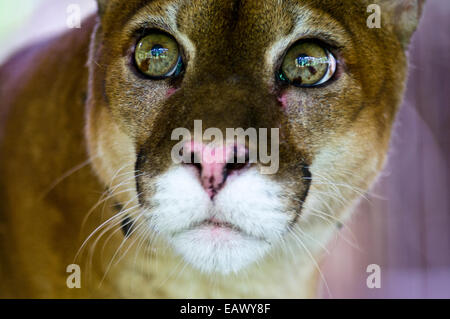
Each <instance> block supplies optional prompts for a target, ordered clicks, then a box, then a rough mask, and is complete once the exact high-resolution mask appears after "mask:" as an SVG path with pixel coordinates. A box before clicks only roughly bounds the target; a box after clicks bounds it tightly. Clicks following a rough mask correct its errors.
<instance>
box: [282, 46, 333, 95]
mask: <svg viewBox="0 0 450 319" xmlns="http://www.w3.org/2000/svg"><path fill="white" fill-rule="evenodd" d="M335 72H336V59H335V57H334V56H333V54H331V53H330V52H329V51H328V50H327V49H325V48H323V47H322V46H320V45H319V44H317V43H315V42H300V43H297V44H294V45H293V46H292V47H291V48H290V49H289V50H288V52H287V53H286V56H285V57H284V60H283V63H282V65H281V70H280V73H279V76H280V79H281V80H283V81H286V82H288V83H290V84H292V85H295V86H299V87H312V86H317V85H320V84H323V83H325V82H327V81H328V80H329V79H331V77H332V76H333V74H334V73H335Z"/></svg>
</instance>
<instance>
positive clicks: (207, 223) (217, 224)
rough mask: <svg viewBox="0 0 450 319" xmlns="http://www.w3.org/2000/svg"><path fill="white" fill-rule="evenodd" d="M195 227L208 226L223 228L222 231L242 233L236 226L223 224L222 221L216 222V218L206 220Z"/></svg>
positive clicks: (227, 223)
mask: <svg viewBox="0 0 450 319" xmlns="http://www.w3.org/2000/svg"><path fill="white" fill-rule="evenodd" d="M197 226H210V227H212V228H223V229H229V230H234V231H237V232H240V233H243V231H242V230H241V229H240V228H239V227H237V226H236V225H234V224H231V223H229V222H224V221H221V220H218V219H216V218H209V219H206V220H204V221H203V222H201V223H199V224H198V225H197Z"/></svg>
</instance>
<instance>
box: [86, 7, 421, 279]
mask: <svg viewBox="0 0 450 319" xmlns="http://www.w3.org/2000/svg"><path fill="white" fill-rule="evenodd" d="M378 2H379V3H380V5H381V6H382V9H383V10H386V11H385V12H387V13H386V15H385V18H386V19H385V20H383V26H382V27H381V28H379V29H371V28H368V26H367V17H368V13H367V6H368V5H369V1H363V0H354V1H331V0H329V1H319V0H305V1H295V0H290V1H289V0H279V1H271V0H258V1H245V0H243V1H226V0H223V1H210V0H191V1H187V0H186V1H183V0H173V1H161V0H154V1H138V0H128V1H120V0H112V1H100V19H99V23H98V25H97V28H96V31H95V33H94V35H93V40H92V44H91V49H90V50H91V51H90V56H91V57H90V62H89V68H90V82H89V99H88V106H87V107H88V113H87V114H88V115H87V123H88V124H87V126H86V135H87V140H88V143H89V151H90V154H91V156H92V159H93V163H94V168H95V171H96V173H97V174H98V176H99V178H100V179H101V180H102V181H103V182H104V184H105V185H107V186H109V188H110V191H111V192H112V193H113V194H114V196H115V200H116V201H117V203H118V204H120V206H121V207H122V212H121V213H122V214H123V217H124V218H125V217H126V218H129V220H131V221H132V227H131V229H134V230H135V231H136V232H143V233H144V234H145V236H147V237H148V240H150V239H151V238H153V237H157V238H159V239H161V241H160V243H159V244H158V245H162V246H164V247H166V248H167V247H168V248H169V249H171V250H173V251H174V252H175V253H176V254H178V255H180V256H181V257H182V258H183V259H184V260H185V261H187V262H188V263H190V264H191V265H192V266H194V267H195V268H197V269H199V270H201V271H204V272H218V273H222V274H228V273H233V272H239V271H241V270H242V269H244V268H246V267H247V266H250V265H251V264H254V263H263V262H264V260H265V259H267V258H271V257H270V256H273V255H274V254H275V253H278V252H280V251H285V250H286V249H290V250H291V252H292V251H294V252H295V253H294V254H298V255H299V256H301V257H299V258H304V259H308V258H309V257H308V255H309V254H310V251H312V252H316V251H318V249H319V248H320V246H322V244H323V243H325V242H326V239H327V238H328V237H329V234H331V233H332V231H333V230H334V229H335V226H336V225H338V224H340V223H341V222H343V221H345V218H346V216H347V214H346V212H347V211H348V210H349V208H350V207H351V206H352V205H353V203H354V202H355V200H356V199H357V198H359V197H360V196H361V194H363V193H364V192H365V191H366V190H367V189H368V188H369V186H370V184H371V183H372V181H373V180H374V178H375V177H376V175H377V173H378V171H379V170H380V169H381V167H382V165H383V163H384V160H385V154H386V150H387V147H388V142H389V136H390V131H391V126H392V123H393V120H394V117H395V113H396V110H397V106H398V104H399V102H400V98H401V93H402V90H403V86H404V80H405V69H406V59H405V54H404V49H405V47H406V44H407V42H408V40H407V39H408V38H409V36H410V34H411V33H412V31H413V30H414V27H415V24H413V23H409V22H408V23H405V24H402V25H401V26H399V25H395V24H394V23H393V22H392V21H395V20H396V19H397V21H400V20H401V19H399V16H396V14H397V15H398V14H402V15H403V14H405V13H404V12H407V11H408V10H409V11H411V12H415V13H414V17H415V18H414V19H417V16H418V13H417V12H418V9H417V3H416V2H414V1H409V3H411V4H412V3H413V2H414V4H413V5H412V7H405V8H403V7H402V10H403V11H399V10H398V7H396V8H395V10H394V9H393V8H391V7H392V5H391V6H389V5H388V4H387V2H383V1H378ZM400 2H404V1H400ZM407 2H408V1H407ZM349 12H351V14H348V13H349ZM399 12H400V13H399ZM412 16H413V14H412V13H411V17H412ZM408 21H411V19H410V20H408ZM195 121H201V125H202V133H203V131H204V130H207V129H209V128H216V129H218V130H219V131H220V132H222V133H223V136H222V137H220V138H217V136H216V138H215V140H214V141H213V140H212V139H210V138H205V136H202V137H201V138H199V139H198V138H197V139H195V138H189V137H186V136H183V137H182V138H181V137H179V136H175V138H174V135H173V132H174V131H176V130H177V129H184V131H183V132H189V133H191V134H192V135H191V136H194V135H195V132H194V131H195V130H194V129H195V127H194V123H199V122H195ZM230 128H234V129H238V128H241V129H243V130H244V131H246V132H249V131H248V130H251V129H255V131H256V132H258V133H259V132H262V131H264V130H265V131H267V132H268V135H267V137H266V138H261V135H259V136H258V138H259V141H258V142H259V143H256V144H255V143H250V142H249V141H247V140H246V141H244V142H242V140H241V141H240V142H239V141H236V140H235V139H234V138H232V139H230V138H229V137H228V136H226V134H225V132H226V130H227V129H230ZM205 135H208V134H205ZM261 143H263V144H264V143H266V146H262V144H261ZM176 147H179V148H178V149H177V148H176ZM174 148H175V149H176V150H180V155H182V160H181V161H178V162H177V161H174V158H173V154H174V151H173V150H174ZM262 148H265V149H264V150H262ZM252 151H255V152H256V153H257V154H261V151H265V152H269V153H271V152H272V155H273V156H272V160H273V161H276V162H277V163H276V165H275V166H273V167H275V168H276V169H275V171H273V172H271V173H269V174H268V173H264V169H267V168H268V165H269V164H268V163H267V162H263V161H261V160H260V159H259V156H258V159H257V160H256V161H250V160H249V154H250V153H251V152H252ZM175 153H177V152H175ZM218 154H219V155H218ZM275 155H276V156H275ZM186 158H187V159H194V161H189V160H186ZM208 159H209V160H208ZM237 159H240V161H235V160H237ZM270 165H272V163H270ZM266 172H267V171H266ZM132 232H133V231H131V233H132ZM299 243H300V244H299Z"/></svg>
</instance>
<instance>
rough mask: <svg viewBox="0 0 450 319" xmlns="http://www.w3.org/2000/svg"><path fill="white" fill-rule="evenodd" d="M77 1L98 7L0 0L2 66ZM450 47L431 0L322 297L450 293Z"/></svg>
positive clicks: (54, 27)
mask: <svg viewBox="0 0 450 319" xmlns="http://www.w3.org/2000/svg"><path fill="white" fill-rule="evenodd" d="M72 4H77V5H79V7H78V8H79V9H80V13H81V15H82V16H86V15H88V14H90V13H92V12H94V11H95V8H96V5H95V1H94V0H14V1H11V0H0V63H2V62H3V61H4V60H5V58H6V57H7V56H8V55H10V54H11V53H12V52H13V51H14V50H16V49H17V48H20V47H21V46H23V45H24V44H27V43H30V42H32V41H39V40H40V39H42V38H45V37H49V36H51V35H52V34H54V33H58V32H62V31H64V30H67V28H68V27H67V21H68V19H69V18H70V16H71V14H73V12H74V11H73V6H71V5H72ZM81 27H83V24H82V23H81ZM449 52H450V1H448V0H427V3H426V5H425V10H424V15H423V18H422V21H421V24H420V27H419V30H418V32H417V33H416V34H415V36H414V38H413V41H412V45H411V49H410V52H409V55H410V76H409V81H408V86H407V91H406V96H405V100H404V103H403V106H402V108H401V111H400V113H399V116H398V118H397V122H396V125H395V131H394V133H393V138H392V143H391V150H390V155H389V160H388V164H387V166H386V168H385V169H384V171H383V172H382V174H381V177H380V179H379V180H378V182H377V183H376V184H375V185H374V187H373V189H372V190H371V191H370V193H369V194H368V195H367V198H368V199H367V200H364V199H363V200H362V201H361V203H360V204H359V205H358V206H357V212H356V213H355V214H354V215H353V217H352V220H351V221H349V222H348V223H347V224H346V225H345V226H344V228H343V229H342V231H341V232H340V233H339V234H338V235H336V238H335V239H334V240H332V242H331V243H330V245H329V251H330V254H329V255H328V254H326V255H325V258H324V260H323V262H322V263H321V269H322V272H323V274H324V278H325V280H324V281H322V283H321V295H322V296H324V297H327V298H450V188H449V187H450V170H449V157H450V58H449ZM0 103H1V101H0ZM370 264H377V265H379V266H380V268H381V288H373V289H369V288H368V287H367V285H366V279H367V277H368V275H370V274H369V273H367V272H366V269H367V266H368V265H370ZM327 286H328V288H326V287H327Z"/></svg>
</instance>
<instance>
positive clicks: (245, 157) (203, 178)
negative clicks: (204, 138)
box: [182, 141, 249, 199]
mask: <svg viewBox="0 0 450 319" xmlns="http://www.w3.org/2000/svg"><path fill="white" fill-rule="evenodd" d="M182 153H183V163H184V164H185V165H192V166H194V167H195V168H196V169H197V171H198V173H199V175H200V182H201V184H202V186H203V188H204V189H205V191H206V192H207V193H208V195H209V197H210V198H211V199H213V198H214V196H215V195H216V194H217V193H218V192H219V191H220V189H221V188H222V187H223V185H224V184H225V181H226V180H227V178H228V177H229V176H231V175H233V174H238V173H240V172H241V171H242V170H243V169H245V168H246V167H247V166H248V164H249V154H248V149H247V147H245V146H243V145H238V144H236V143H234V144H231V145H223V146H211V145H207V144H204V143H198V142H194V141H190V142H187V143H186V144H185V145H184V147H183V149H182Z"/></svg>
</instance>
